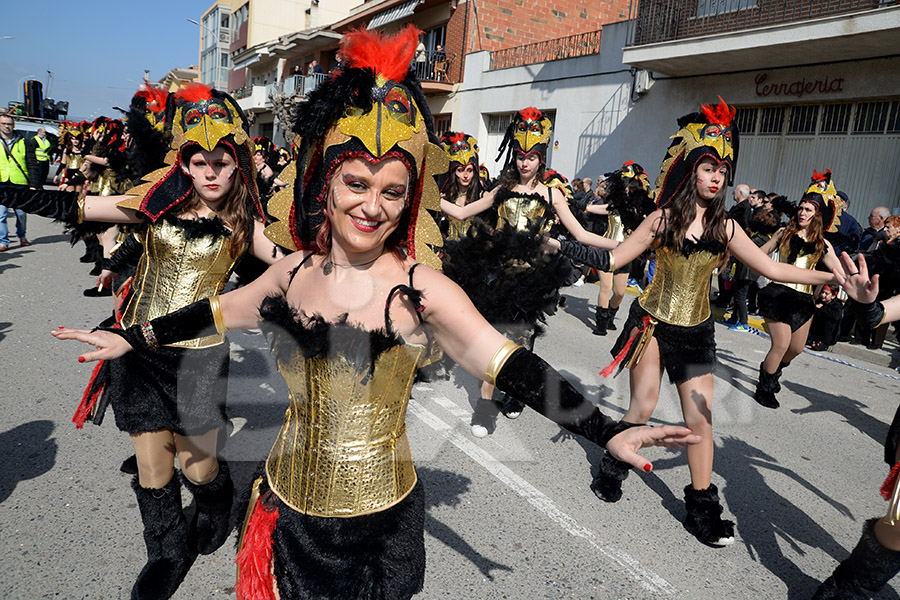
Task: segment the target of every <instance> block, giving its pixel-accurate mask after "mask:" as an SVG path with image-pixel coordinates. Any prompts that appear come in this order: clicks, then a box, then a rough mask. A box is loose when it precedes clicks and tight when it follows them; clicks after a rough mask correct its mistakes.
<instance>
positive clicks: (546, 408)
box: [495, 348, 631, 448]
mask: <svg viewBox="0 0 900 600" xmlns="http://www.w3.org/2000/svg"><path fill="white" fill-rule="evenodd" d="M495 385H496V386H497V389H499V390H500V391H502V392H506V393H507V394H509V395H510V396H512V397H513V398H516V399H517V400H521V401H522V402H524V403H525V404H527V405H528V406H530V407H531V408H533V409H534V410H536V411H537V412H539V413H540V414H542V415H544V416H545V417H547V418H548V419H550V420H551V421H553V422H554V423H557V424H559V425H560V426H561V427H563V428H565V429H567V430H568V431H571V432H572V433H576V434H578V435H581V436H584V437H586V438H587V439H589V440H590V441H592V442H594V443H595V444H597V445H599V446H603V447H604V448H605V447H606V443H607V442H608V441H609V440H610V439H611V438H612V437H613V436H614V435H616V434H617V433H621V432H622V431H625V430H626V429H628V428H629V427H631V425H629V424H626V423H620V422H617V421H614V420H613V419H611V418H610V417H607V416H606V415H604V414H603V413H602V412H600V409H599V408H597V407H596V406H594V405H593V404H591V402H590V401H589V400H587V399H586V398H585V397H584V396H582V395H581V394H580V393H578V390H576V389H575V388H574V387H573V386H572V384H571V383H569V382H568V381H566V380H565V379H563V377H562V376H561V375H560V374H559V373H558V372H557V371H556V370H555V369H554V368H553V367H551V366H550V365H549V364H547V362H546V361H545V360H544V359H542V358H541V357H540V356H538V355H537V354H534V353H533V352H529V351H528V350H526V349H525V348H519V349H518V350H516V351H515V352H513V354H512V355H511V356H510V357H509V358H508V359H507V360H506V363H505V364H504V365H503V366H502V368H501V369H500V372H499V373H498V374H497V379H496V382H495Z"/></svg>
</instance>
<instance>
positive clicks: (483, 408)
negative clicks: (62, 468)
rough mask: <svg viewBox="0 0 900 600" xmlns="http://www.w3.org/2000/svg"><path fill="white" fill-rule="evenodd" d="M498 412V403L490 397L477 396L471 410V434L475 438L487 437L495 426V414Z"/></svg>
mask: <svg viewBox="0 0 900 600" xmlns="http://www.w3.org/2000/svg"><path fill="white" fill-rule="evenodd" d="M499 414H500V405H499V404H497V403H496V402H494V401H493V400H492V399H490V398H479V399H478V402H476V403H475V410H474V412H472V420H471V421H470V422H469V424H470V425H471V426H472V435H474V436H475V437H477V438H483V437H487V436H488V435H489V434H491V433H494V429H496V428H497V415H499Z"/></svg>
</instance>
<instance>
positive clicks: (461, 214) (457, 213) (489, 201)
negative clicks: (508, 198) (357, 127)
mask: <svg viewBox="0 0 900 600" xmlns="http://www.w3.org/2000/svg"><path fill="white" fill-rule="evenodd" d="M495 192H496V189H493V190H491V191H490V192H488V193H487V194H485V195H484V197H482V198H481V199H480V200H476V201H475V202H472V203H471V204H466V205H465V206H459V205H457V204H454V203H452V202H450V201H449V200H445V199H443V198H441V211H442V212H443V213H444V214H445V215H449V216H451V217H453V218H454V219H457V220H459V221H465V220H466V219H469V218H471V217H474V216H475V215H477V214H479V213H482V212H484V211H486V210H487V209H489V208H490V207H492V206H493V205H494V193H495Z"/></svg>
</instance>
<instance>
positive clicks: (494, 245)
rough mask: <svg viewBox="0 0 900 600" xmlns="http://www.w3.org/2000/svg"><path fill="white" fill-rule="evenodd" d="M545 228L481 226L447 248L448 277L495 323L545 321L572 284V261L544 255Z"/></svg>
mask: <svg viewBox="0 0 900 600" xmlns="http://www.w3.org/2000/svg"><path fill="white" fill-rule="evenodd" d="M540 227H541V224H539V223H535V224H534V225H533V226H532V227H531V228H530V229H529V230H527V231H518V230H516V229H515V228H514V227H510V226H506V227H503V228H502V229H498V230H495V231H491V230H490V229H489V228H487V227H485V226H483V225H480V224H478V223H477V222H476V223H473V226H472V227H471V228H470V229H469V231H468V233H467V234H466V235H465V236H464V237H461V238H460V239H458V240H452V241H447V242H446V243H445V245H444V263H443V271H444V274H445V275H447V276H448V277H449V278H450V279H452V280H453V281H455V282H456V283H457V284H458V285H459V286H460V287H462V288H463V290H464V291H465V292H466V294H468V296H469V298H470V299H471V300H472V302H473V303H474V304H475V307H476V308H477V309H478V311H479V312H480V313H481V314H482V315H483V316H484V317H485V318H486V319H487V320H488V321H490V322H491V323H492V324H494V325H503V324H511V323H528V324H531V325H536V324H537V323H538V322H544V321H545V319H546V317H547V316H548V315H551V314H553V313H554V312H555V311H556V307H557V303H558V301H559V288H560V287H562V286H564V285H565V284H566V283H567V282H568V281H570V280H571V277H572V272H573V270H574V269H573V267H572V263H571V262H570V261H569V260H568V259H567V258H566V257H564V256H562V255H561V254H548V253H546V252H544V250H543V247H542V241H541V240H542V236H541V234H540Z"/></svg>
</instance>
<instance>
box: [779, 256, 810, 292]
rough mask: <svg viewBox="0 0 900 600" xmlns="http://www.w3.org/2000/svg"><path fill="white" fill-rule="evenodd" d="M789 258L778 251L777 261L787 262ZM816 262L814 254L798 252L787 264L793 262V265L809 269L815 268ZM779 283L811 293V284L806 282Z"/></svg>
mask: <svg viewBox="0 0 900 600" xmlns="http://www.w3.org/2000/svg"><path fill="white" fill-rule="evenodd" d="M789 258H790V257H789V256H781V253H780V252H779V255H778V261H779V262H783V263H787V262H788V259H789ZM818 263H819V261H818V260H816V255H815V254H800V253H798V254H797V257H796V258H794V262H793V263H789V264H793V265H794V266H795V267H798V268H800V269H809V270H810V271H811V270H813V269H815V268H816V265H817V264H818ZM780 285H783V286H784V287H789V288H791V289H792V290H797V291H798V292H800V293H801V294H809V295H812V293H813V286H811V285H809V284H808V283H781V284H780Z"/></svg>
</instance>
